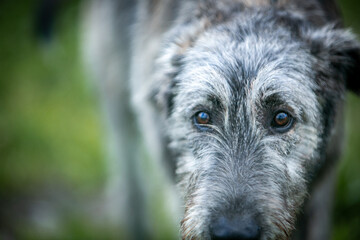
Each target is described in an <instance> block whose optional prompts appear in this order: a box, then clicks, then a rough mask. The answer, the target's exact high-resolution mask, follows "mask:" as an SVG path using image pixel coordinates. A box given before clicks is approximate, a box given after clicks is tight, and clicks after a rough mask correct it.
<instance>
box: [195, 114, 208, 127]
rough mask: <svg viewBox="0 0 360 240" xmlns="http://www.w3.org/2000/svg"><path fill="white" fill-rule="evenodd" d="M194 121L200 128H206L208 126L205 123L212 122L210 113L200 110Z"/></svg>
mask: <svg viewBox="0 0 360 240" xmlns="http://www.w3.org/2000/svg"><path fill="white" fill-rule="evenodd" d="M194 123H195V126H196V127H197V128H199V129H200V130H206V129H207V127H206V126H203V125H206V124H209V123H210V115H209V114H208V113H206V112H198V113H196V114H195V116H194Z"/></svg>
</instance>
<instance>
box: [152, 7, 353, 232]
mask: <svg viewBox="0 0 360 240" xmlns="http://www.w3.org/2000/svg"><path fill="white" fill-rule="evenodd" d="M174 32H176V34H175V35H174V34H170V36H171V37H170V40H169V42H168V43H167V45H166V48H165V49H166V50H165V51H164V54H163V56H162V58H161V59H160V65H159V66H160V69H162V70H164V69H165V72H166V73H162V74H163V75H162V77H163V78H161V80H159V85H158V88H157V95H156V97H157V101H158V104H159V106H160V107H161V108H162V110H163V111H164V112H166V115H167V128H166V129H167V134H168V135H169V138H170V140H171V143H170V148H171V149H172V151H173V152H174V154H175V155H176V156H178V157H177V176H178V178H179V186H180V188H181V190H182V192H183V197H184V201H185V216H184V218H183V221H182V235H183V238H184V239H197V238H205V239H208V238H211V237H221V236H223V237H224V236H225V237H226V236H230V237H233V238H238V239H286V238H288V237H289V236H290V234H291V232H292V230H293V228H294V223H295V220H296V215H297V214H298V212H299V210H300V208H301V206H302V205H303V203H304V200H305V199H306V196H307V194H308V189H309V186H310V185H311V182H312V181H313V179H314V176H316V174H317V171H318V169H319V168H321V167H322V166H323V165H325V164H326V158H325V157H326V151H327V146H328V144H329V141H330V139H331V137H332V135H333V131H332V129H334V127H335V122H336V121H335V119H336V116H337V114H341V112H339V111H338V109H339V106H340V105H341V103H342V101H343V98H344V93H345V90H346V88H349V89H350V90H353V91H359V90H360V87H359V81H358V80H359V79H358V78H359V75H358V74H360V72H359V70H358V68H357V67H358V66H359V63H360V50H359V45H358V43H357V42H356V40H355V37H354V35H353V34H351V33H350V32H349V31H345V30H341V29H337V28H335V27H334V26H333V25H332V26H321V27H312V26H311V24H308V23H307V22H306V21H305V20H302V19H301V17H297V16H294V15H292V14H290V13H287V12H281V11H278V12H275V11H272V10H263V11H252V12H250V13H245V12H244V13H243V14H241V15H240V16H237V17H234V18H230V19H227V20H226V21H222V22H220V23H216V24H213V25H212V23H211V22H209V21H207V20H197V22H196V24H194V23H191V22H190V23H189V22H187V23H186V25H184V26H179V28H178V29H175V30H174ZM174 36H175V37H174ZM160 86H161V87H160ZM220 239H221V238H220ZM225 239H226V238H225Z"/></svg>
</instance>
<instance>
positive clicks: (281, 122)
mask: <svg viewBox="0 0 360 240" xmlns="http://www.w3.org/2000/svg"><path fill="white" fill-rule="evenodd" d="M293 121H294V120H293V118H292V116H291V115H290V114H289V113H287V112H285V111H280V112H277V113H276V114H275V116H274V118H273V119H272V122H271V127H272V128H273V130H275V131H277V132H280V133H284V132H287V131H288V130H290V129H291V127H292V125H293Z"/></svg>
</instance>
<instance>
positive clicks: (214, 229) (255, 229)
mask: <svg viewBox="0 0 360 240" xmlns="http://www.w3.org/2000/svg"><path fill="white" fill-rule="evenodd" d="M210 234H211V239H214V240H222V239H223V240H225V239H226V240H231V239H234V240H235V239H237V240H257V239H260V228H259V226H258V225H257V223H256V221H255V219H253V218H250V217H242V216H235V217H231V218H227V217H219V218H217V219H215V220H214V221H213V222H212V224H211V225H210Z"/></svg>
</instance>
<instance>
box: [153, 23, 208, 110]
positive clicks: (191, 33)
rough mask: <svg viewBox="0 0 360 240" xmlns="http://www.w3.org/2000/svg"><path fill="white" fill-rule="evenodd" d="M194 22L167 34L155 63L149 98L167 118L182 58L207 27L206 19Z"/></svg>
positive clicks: (171, 105)
mask: <svg viewBox="0 0 360 240" xmlns="http://www.w3.org/2000/svg"><path fill="white" fill-rule="evenodd" d="M195 21H197V24H184V25H180V26H178V27H177V28H176V29H175V30H174V31H173V32H170V33H169V34H168V36H167V38H166V41H165V43H164V45H163V48H162V52H161V54H160V56H159V57H158V59H157V62H156V72H155V74H154V77H155V79H154V81H153V86H152V91H151V96H150V97H151V99H152V101H153V102H154V103H155V106H157V108H158V109H159V110H160V111H161V112H162V113H164V114H165V115H167V116H168V115H170V114H171V112H172V107H173V100H174V97H175V95H176V86H177V84H178V82H179V79H178V78H177V75H178V74H179V72H180V71H181V69H182V66H183V65H184V56H185V55H186V53H187V51H188V50H189V48H191V47H192V46H193V44H194V42H195V41H196V40H197V38H198V37H199V36H200V35H201V34H202V33H203V32H204V31H205V29H206V28H207V26H208V20H207V19H206V18H201V19H198V20H195Z"/></svg>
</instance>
